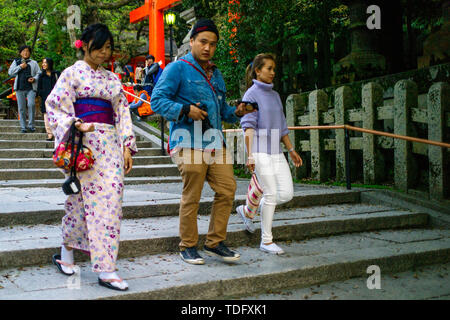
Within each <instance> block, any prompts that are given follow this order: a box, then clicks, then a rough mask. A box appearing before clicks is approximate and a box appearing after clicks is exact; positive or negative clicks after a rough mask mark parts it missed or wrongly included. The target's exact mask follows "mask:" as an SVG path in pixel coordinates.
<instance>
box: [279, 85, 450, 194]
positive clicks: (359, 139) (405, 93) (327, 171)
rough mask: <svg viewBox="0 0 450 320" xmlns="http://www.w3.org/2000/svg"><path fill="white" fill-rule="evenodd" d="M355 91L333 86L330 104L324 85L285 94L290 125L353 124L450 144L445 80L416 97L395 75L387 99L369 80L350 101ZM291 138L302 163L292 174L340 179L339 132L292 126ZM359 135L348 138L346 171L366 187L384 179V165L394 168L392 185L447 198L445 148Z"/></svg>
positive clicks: (449, 170) (449, 176)
mask: <svg viewBox="0 0 450 320" xmlns="http://www.w3.org/2000/svg"><path fill="white" fill-rule="evenodd" d="M354 96H355V95H354V94H353V93H352V90H351V89H350V87H347V86H342V87H339V88H337V89H336V90H335V92H334V99H330V100H333V101H334V102H333V103H332V104H329V99H328V95H327V94H326V93H325V91H323V90H315V91H312V92H310V93H303V94H293V95H290V96H289V97H288V98H287V101H286V118H287V121H288V126H290V127H293V126H317V125H342V124H352V125H354V126H357V127H362V128H365V129H372V130H378V131H385V132H393V133H394V134H399V135H406V136H413V137H418V138H424V139H428V140H434V141H442V142H447V143H448V142H449V141H450V85H449V84H448V83H447V82H437V83H434V84H433V85H432V86H431V87H430V88H429V90H428V93H425V94H421V95H419V94H418V88H417V84H416V83H415V82H413V81H411V80H400V81H398V82H397V83H396V84H395V87H394V95H393V99H392V98H391V99H384V98H383V89H382V87H381V86H380V85H379V84H377V83H375V82H370V83H367V84H365V85H364V86H363V87H362V89H361V101H359V102H358V101H354V98H353V97H354ZM385 96H386V95H385ZM289 135H290V138H291V141H292V142H293V143H294V144H295V146H296V149H297V150H299V151H300V152H301V155H302V158H303V160H304V162H306V165H305V166H303V167H301V168H298V169H296V168H293V173H294V175H295V177H297V178H305V177H309V176H310V177H311V178H312V179H314V180H319V181H327V180H329V179H333V178H335V179H336V180H338V181H343V180H345V170H344V169H345V143H344V131H343V130H336V131H334V130H291V132H290V133H289ZM359 135H360V136H358V134H355V133H353V134H352V136H351V138H350V150H351V157H352V161H351V162H352V176H358V173H359V176H362V178H363V180H364V183H365V184H377V183H380V182H382V181H383V180H386V175H387V173H388V172H389V169H390V168H389V167H393V175H394V177H393V181H394V183H395V187H396V188H397V189H399V190H403V191H409V190H411V191H412V190H413V189H421V190H423V189H424V186H427V187H426V188H425V189H426V193H428V194H429V197H430V198H431V199H444V198H448V197H450V194H449V189H450V188H449V187H450V149H446V148H442V147H437V146H432V145H427V144H423V143H416V142H408V141H404V140H399V139H393V138H390V137H383V136H375V135H372V134H366V133H363V134H359ZM357 160H359V161H357ZM361 171H362V172H361ZM425 171H427V172H425ZM333 175H334V176H335V177H333ZM424 176H426V179H424V178H423V177H424ZM424 180H426V181H424Z"/></svg>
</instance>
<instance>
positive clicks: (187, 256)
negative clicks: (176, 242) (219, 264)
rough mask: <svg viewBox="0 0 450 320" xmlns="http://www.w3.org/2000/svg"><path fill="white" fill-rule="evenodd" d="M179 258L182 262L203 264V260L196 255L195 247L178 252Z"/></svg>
mask: <svg viewBox="0 0 450 320" xmlns="http://www.w3.org/2000/svg"><path fill="white" fill-rule="evenodd" d="M180 257H181V259H183V261H185V262H187V263H190V264H205V260H203V258H202V257H201V256H200V255H199V254H198V252H197V249H196V248H195V247H192V248H186V249H184V250H183V251H180Z"/></svg>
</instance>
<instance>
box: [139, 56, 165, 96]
mask: <svg viewBox="0 0 450 320" xmlns="http://www.w3.org/2000/svg"><path fill="white" fill-rule="evenodd" d="M145 63H146V66H145V69H144V83H143V84H142V85H143V87H144V90H145V91H147V92H148V94H149V95H152V92H153V88H154V87H155V85H156V83H157V82H158V79H159V76H160V75H161V73H162V68H161V67H160V65H159V63H157V62H155V57H154V56H152V55H148V56H147V57H146V61H145Z"/></svg>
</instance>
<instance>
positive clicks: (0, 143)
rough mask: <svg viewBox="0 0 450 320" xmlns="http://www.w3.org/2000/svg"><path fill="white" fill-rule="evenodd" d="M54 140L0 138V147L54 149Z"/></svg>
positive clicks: (145, 145)
mask: <svg viewBox="0 0 450 320" xmlns="http://www.w3.org/2000/svg"><path fill="white" fill-rule="evenodd" d="M136 144H137V147H138V149H139V148H155V147H157V146H155V144H154V143H153V142H150V141H138V142H137V143H136ZM54 146H55V143H54V141H30V140H16V141H11V140H0V149H28V148H29V149H36V148H42V149H52V148H54Z"/></svg>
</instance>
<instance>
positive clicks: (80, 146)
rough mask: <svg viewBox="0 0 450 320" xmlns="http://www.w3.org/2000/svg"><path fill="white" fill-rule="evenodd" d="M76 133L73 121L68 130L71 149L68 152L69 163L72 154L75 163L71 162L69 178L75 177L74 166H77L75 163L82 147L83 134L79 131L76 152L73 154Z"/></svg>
mask: <svg viewBox="0 0 450 320" xmlns="http://www.w3.org/2000/svg"><path fill="white" fill-rule="evenodd" d="M76 131H77V128H76V127H75V121H74V122H73V123H72V126H71V128H70V134H71V136H72V137H71V138H72V149H71V152H70V163H72V161H73V157H74V154H75V161H74V162H73V166H72V168H71V169H70V176H71V177H75V176H76V166H77V165H76V162H77V159H78V155H79V154H80V150H81V148H82V147H83V132H81V131H79V132H80V139H79V140H78V145H77V152H74V149H75V135H76Z"/></svg>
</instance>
